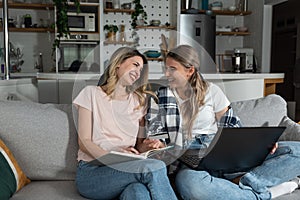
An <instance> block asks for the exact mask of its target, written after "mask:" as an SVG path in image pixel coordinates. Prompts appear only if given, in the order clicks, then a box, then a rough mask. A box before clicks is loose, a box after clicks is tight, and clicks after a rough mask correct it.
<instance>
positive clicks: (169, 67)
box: [165, 57, 195, 89]
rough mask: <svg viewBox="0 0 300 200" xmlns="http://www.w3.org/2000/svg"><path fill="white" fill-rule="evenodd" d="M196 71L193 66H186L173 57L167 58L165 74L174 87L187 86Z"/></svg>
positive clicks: (170, 84)
mask: <svg viewBox="0 0 300 200" xmlns="http://www.w3.org/2000/svg"><path fill="white" fill-rule="evenodd" d="M194 71H195V69H194V67H193V66H191V67H185V66H183V65H182V64H181V63H179V62H177V61H176V60H175V59H173V58H171V57H167V59H166V63H165V76H166V77H167V79H168V82H169V86H170V88H172V89H181V88H185V87H186V85H187V83H188V80H189V79H190V77H191V76H192V74H193V73H194Z"/></svg>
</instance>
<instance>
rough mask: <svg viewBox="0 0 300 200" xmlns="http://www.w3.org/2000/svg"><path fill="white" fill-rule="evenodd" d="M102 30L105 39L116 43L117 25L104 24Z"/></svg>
mask: <svg viewBox="0 0 300 200" xmlns="http://www.w3.org/2000/svg"><path fill="white" fill-rule="evenodd" d="M104 30H106V31H107V35H106V38H108V40H110V41H116V33H117V32H118V30H119V28H118V26H117V25H114V24H106V25H105V26H104Z"/></svg>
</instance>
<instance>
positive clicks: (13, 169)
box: [0, 139, 30, 199]
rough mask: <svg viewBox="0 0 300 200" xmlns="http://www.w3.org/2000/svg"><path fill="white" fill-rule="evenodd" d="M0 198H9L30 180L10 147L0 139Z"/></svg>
mask: <svg viewBox="0 0 300 200" xmlns="http://www.w3.org/2000/svg"><path fill="white" fill-rule="evenodd" d="M0 177H1V178H0V199H9V197H11V196H12V195H13V194H14V193H15V192H16V191H18V190H20V189H21V188H22V187H24V186H25V185H26V184H28V183H29V182H30V180H29V179H28V178H27V177H26V175H25V174H24V173H23V171H22V169H21V168H20V166H19V165H18V162H17V161H16V159H15V158H14V156H13V154H12V153H11V151H10V150H9V148H8V147H7V146H6V145H5V144H4V142H3V141H2V140H1V139H0Z"/></svg>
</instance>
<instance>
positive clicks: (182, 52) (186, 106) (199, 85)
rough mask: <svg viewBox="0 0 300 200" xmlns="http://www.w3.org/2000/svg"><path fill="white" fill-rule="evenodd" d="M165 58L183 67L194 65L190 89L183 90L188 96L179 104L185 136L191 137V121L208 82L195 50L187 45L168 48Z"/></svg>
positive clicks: (196, 112)
mask: <svg viewBox="0 0 300 200" xmlns="http://www.w3.org/2000/svg"><path fill="white" fill-rule="evenodd" d="M166 58H172V59H174V60H175V61H177V62H179V63H180V64H181V65H183V66H184V67H185V68H191V67H194V69H195V70H194V73H193V75H192V76H191V77H190V79H189V80H188V82H189V84H190V87H189V88H190V89H187V91H186V92H185V93H186V95H187V96H188V97H189V98H188V100H187V101H184V103H182V104H181V105H180V112H181V116H182V125H183V129H184V130H185V131H187V138H188V139H191V138H192V128H193V123H194V121H195V119H196V117H197V114H198V112H199V108H200V107H201V106H203V105H204V100H205V95H206V92H207V88H208V82H207V81H205V80H204V79H203V77H202V76H201V74H200V73H199V72H200V59H199V55H198V53H197V51H196V50H195V49H194V48H193V47H191V46H189V45H179V46H177V47H176V48H174V49H172V50H170V51H169V52H168V54H167V56H166Z"/></svg>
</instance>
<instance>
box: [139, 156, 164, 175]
mask: <svg viewBox="0 0 300 200" xmlns="http://www.w3.org/2000/svg"><path fill="white" fill-rule="evenodd" d="M140 167H141V171H142V172H144V173H148V172H162V173H166V172H167V170H166V165H165V163H164V162H163V161H161V160H156V159H145V160H142V162H141V163H140Z"/></svg>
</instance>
